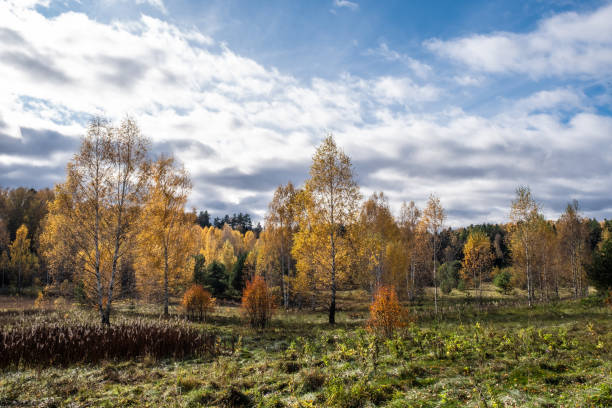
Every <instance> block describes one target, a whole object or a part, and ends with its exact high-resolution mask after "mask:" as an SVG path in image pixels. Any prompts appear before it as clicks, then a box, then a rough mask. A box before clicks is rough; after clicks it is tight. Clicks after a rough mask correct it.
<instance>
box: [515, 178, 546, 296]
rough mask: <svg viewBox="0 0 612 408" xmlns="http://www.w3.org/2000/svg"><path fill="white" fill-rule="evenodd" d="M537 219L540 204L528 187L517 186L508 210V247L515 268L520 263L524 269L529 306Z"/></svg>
mask: <svg viewBox="0 0 612 408" xmlns="http://www.w3.org/2000/svg"><path fill="white" fill-rule="evenodd" d="M539 219H540V206H539V205H538V204H537V203H536V202H535V200H534V199H533V197H532V196H531V190H530V189H529V187H524V186H523V187H519V188H517V189H516V199H515V200H514V201H512V208H511V210H510V221H511V222H510V225H509V237H510V247H511V252H512V259H513V261H514V264H515V268H516V267H517V266H519V265H521V266H522V267H523V268H524V271H525V280H526V284H527V300H528V303H529V306H531V305H532V302H533V297H534V287H533V269H532V267H533V264H534V261H535V258H536V254H535V252H536V244H537V238H538V220H539Z"/></svg>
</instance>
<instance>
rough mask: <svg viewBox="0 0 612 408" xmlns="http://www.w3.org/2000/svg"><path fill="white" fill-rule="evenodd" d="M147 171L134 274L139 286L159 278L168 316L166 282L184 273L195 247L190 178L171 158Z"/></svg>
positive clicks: (155, 163)
mask: <svg viewBox="0 0 612 408" xmlns="http://www.w3.org/2000/svg"><path fill="white" fill-rule="evenodd" d="M149 174H150V183H151V185H150V187H149V189H148V194H147V200H146V203H145V205H144V208H143V210H142V214H141V217H140V226H139V232H138V237H137V238H138V239H137V242H138V251H137V252H138V258H137V259H138V261H137V277H138V280H139V281H140V285H139V286H140V287H142V286H143V284H147V283H157V282H160V281H161V285H160V286H161V287H162V288H163V301H164V315H166V316H167V315H168V303H169V297H170V296H169V282H170V281H172V282H176V281H177V280H179V279H180V278H181V277H184V276H185V275H186V267H187V262H188V259H189V256H190V255H192V253H193V251H194V250H195V245H194V244H195V240H194V239H193V237H192V235H193V232H192V228H191V227H192V225H193V223H194V220H193V216H192V215H191V214H189V213H186V212H185V205H186V204H187V199H188V198H189V192H190V191H191V181H190V179H189V175H188V174H187V172H186V170H185V169H184V168H183V167H182V166H179V165H178V164H177V163H176V160H175V159H174V158H173V157H166V156H162V157H160V158H159V159H158V160H157V161H156V162H154V163H153V165H152V166H151V169H150V172H149ZM232 255H233V250H232Z"/></svg>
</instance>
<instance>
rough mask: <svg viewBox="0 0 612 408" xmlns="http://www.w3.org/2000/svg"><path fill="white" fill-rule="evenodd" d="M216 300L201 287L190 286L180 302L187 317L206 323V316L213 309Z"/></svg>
mask: <svg viewBox="0 0 612 408" xmlns="http://www.w3.org/2000/svg"><path fill="white" fill-rule="evenodd" d="M215 304H216V299H215V298H214V297H212V295H211V294H210V292H209V291H207V290H206V289H204V287H203V286H202V285H192V286H191V287H190V288H189V289H187V291H185V294H184V295H183V299H182V301H181V305H182V306H183V309H185V312H186V313H187V315H188V316H191V317H193V318H195V317H196V316H197V317H198V318H199V319H200V320H204V321H206V318H207V317H208V314H209V313H210V312H212V311H213V310H214V308H215Z"/></svg>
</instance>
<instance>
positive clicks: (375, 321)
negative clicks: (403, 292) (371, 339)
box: [367, 286, 406, 337]
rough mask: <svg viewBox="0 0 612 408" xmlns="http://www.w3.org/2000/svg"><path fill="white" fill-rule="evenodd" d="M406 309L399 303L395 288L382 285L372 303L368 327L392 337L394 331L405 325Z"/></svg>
mask: <svg viewBox="0 0 612 408" xmlns="http://www.w3.org/2000/svg"><path fill="white" fill-rule="evenodd" d="M405 314H406V313H405V310H404V308H402V307H401V306H400V304H399V301H398V299H397V294H396V293H395V288H393V287H391V286H381V287H380V288H379V289H378V291H376V294H375V295H374V300H373V302H372V304H371V305H370V320H368V326H367V327H368V329H369V330H370V331H372V332H375V333H377V334H380V335H383V336H385V337H391V336H392V335H393V332H394V331H395V330H396V329H399V328H400V327H403V326H404V325H405V321H404V317H405Z"/></svg>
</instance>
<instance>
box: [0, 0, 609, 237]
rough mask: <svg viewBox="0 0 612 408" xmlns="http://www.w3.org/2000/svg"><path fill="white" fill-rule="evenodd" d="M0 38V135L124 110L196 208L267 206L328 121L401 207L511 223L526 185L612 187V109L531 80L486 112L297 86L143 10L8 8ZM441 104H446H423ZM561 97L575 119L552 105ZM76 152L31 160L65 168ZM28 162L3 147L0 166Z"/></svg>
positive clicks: (428, 89) (320, 83)
mask: <svg viewBox="0 0 612 408" xmlns="http://www.w3.org/2000/svg"><path fill="white" fill-rule="evenodd" d="M7 4H8V3H0V5H2V6H3V5H7ZM0 35H3V37H2V39H3V41H0V56H1V57H0V89H2V90H3V92H1V93H0V146H4V145H2V143H5V142H6V136H7V135H8V136H9V137H11V140H10V142H14V139H12V138H20V137H22V135H21V129H22V128H33V129H41V130H53V131H57V132H59V133H61V134H64V135H70V136H79V135H80V134H82V132H83V131H84V128H83V126H84V124H85V122H86V118H87V115H88V114H96V113H103V114H106V115H108V116H110V117H111V118H113V119H118V118H121V117H122V116H123V115H124V114H125V113H126V112H127V113H131V114H132V115H134V116H135V117H136V118H137V120H138V121H139V123H140V125H141V127H142V129H143V132H144V133H145V134H146V135H148V136H150V137H151V138H152V139H153V140H154V141H155V142H156V143H158V144H160V146H164V147H167V148H172V147H174V149H175V151H176V154H177V156H178V157H179V158H180V159H182V160H183V161H184V162H185V164H186V167H187V168H188V169H189V170H190V172H191V175H192V177H193V178H194V184H195V189H194V193H193V195H192V204H193V205H197V206H198V207H206V208H208V209H216V210H215V211H217V212H220V211H225V210H223V209H222V206H223V205H224V204H223V203H225V204H226V205H228V206H230V207H227V208H228V210H227V211H231V209H236V210H242V211H244V210H248V211H252V212H254V213H256V214H257V215H259V216H261V215H263V213H264V211H265V207H266V201H267V200H268V199H269V197H270V196H271V191H272V189H273V188H274V187H275V186H276V185H278V183H285V182H287V181H288V180H292V181H294V182H296V183H299V182H300V181H301V180H300V178H302V179H303V178H304V177H306V176H307V166H308V163H309V161H310V158H311V155H312V153H313V152H314V148H315V145H316V144H317V143H318V141H319V140H320V139H321V137H322V136H324V135H325V133H326V132H327V131H332V132H334V134H335V135H336V136H337V139H338V142H339V143H340V144H341V145H342V146H343V147H344V148H345V149H346V151H347V152H348V153H349V154H350V156H351V157H352V158H353V159H354V161H355V164H356V166H357V173H358V176H359V180H360V182H361V184H362V185H363V186H364V190H365V191H372V190H381V189H383V190H385V192H386V193H388V195H389V197H390V199H391V204H392V206H393V208H398V206H399V202H400V201H401V200H404V199H406V200H410V199H415V200H416V201H418V202H421V203H422V202H424V200H426V198H427V196H428V194H429V193H430V192H432V191H434V190H435V191H436V192H437V193H438V194H439V195H440V196H441V198H442V200H443V202H444V204H445V205H447V206H448V209H449V210H451V219H450V220H449V221H450V223H451V224H453V225H457V224H460V223H464V222H480V221H483V220H487V221H502V220H503V219H504V218H505V216H506V214H504V212H503V211H502V210H500V209H502V208H504V206H507V205H508V203H509V200H510V198H511V196H512V193H513V188H514V187H515V186H516V185H518V184H531V186H532V188H533V190H534V192H535V193H536V195H537V193H538V191H542V192H543V194H545V197H553V198H552V199H551V202H557V201H558V200H565V199H566V198H565V197H569V195H570V194H574V195H577V196H580V197H587V198H589V197H590V198H591V199H593V200H595V199H597V198H598V197H602V196H604V195H605V194H608V191H609V190H610V188H611V186H612V176H611V175H610V174H612V172H611V171H610V168H611V167H612V163H610V159H609V158H607V151H606V149H601V148H597V147H595V148H594V146H600V147H601V146H606V142H608V144H609V140H606V138H607V139H609V135H610V134H612V119H611V118H610V117H607V116H602V115H598V114H596V113H595V112H594V111H591V110H590V109H589V107H588V100H586V98H585V97H584V96H583V95H582V93H580V92H578V91H575V90H573V89H571V88H566V87H553V88H552V89H548V90H541V91H538V92H534V93H533V94H532V95H529V96H526V97H525V98H523V99H521V100H519V101H508V105H510V108H509V109H507V110H506V111H505V113H503V114H492V115H490V116H488V117H486V116H482V115H477V114H474V113H467V112H465V111H464V110H462V109H461V108H458V107H456V106H448V105H445V104H444V98H445V97H446V96H448V91H447V90H444V89H441V88H439V87H437V86H434V85H420V84H418V83H415V82H414V81H413V80H412V79H410V78H407V77H404V76H400V77H398V76H382V77H373V78H367V79H366V78H361V77H358V76H354V75H350V74H344V75H341V76H339V77H337V78H335V79H333V80H332V79H321V78H313V79H312V80H310V81H309V82H307V83H304V82H300V81H299V80H297V79H296V78H294V77H292V76H290V75H286V74H283V73H281V72H279V71H278V70H276V69H274V68H269V67H264V66H262V65H261V64H258V63H257V62H256V61H254V60H252V59H249V58H245V57H242V56H240V55H238V54H236V53H235V52H233V51H232V50H231V49H229V48H228V47H227V46H224V45H223V44H219V43H217V42H215V41H214V40H213V39H211V38H209V37H206V36H203V35H202V34H200V33H199V32H197V31H185V30H182V29H179V28H178V27H176V26H175V25H173V24H170V23H168V22H164V21H162V20H159V19H155V18H152V17H148V16H142V17H141V18H140V19H139V20H137V21H115V22H112V23H110V24H103V23H100V22H97V21H95V20H93V19H91V18H88V17H87V16H85V15H84V14H79V13H64V14H61V15H58V16H56V17H53V18H46V17H44V16H43V15H42V14H39V13H38V12H37V11H35V10H34V9H31V8H30V9H23V8H16V7H12V6H9V7H0ZM382 49H383V50H384V48H382ZM387 51H388V53H389V56H390V58H391V57H393V56H394V55H395V54H393V52H392V51H391V50H389V49H388V47H387ZM398 55H399V54H398ZM468 82H469V81H468ZM434 102H435V103H436V104H438V103H439V104H441V105H442V108H440V110H439V111H427V110H423V109H421V107H423V106H427V104H431V103H434ZM567 108H571V109H573V110H574V111H573V112H572V113H571V116H569V117H564V118H560V117H559V116H558V115H557V114H556V110H558V109H562V110H563V109H567ZM3 135H4V136H3ZM2 137H5V139H2ZM7 143H8V142H7ZM13 144H14V143H13ZM6 145H7V146H8V145H10V146H12V145H11V144H10V143H8V144H6ZM67 153H69V152H67ZM67 156H68V154H64V155H61V154H55V155H54V156H52V157H48V158H45V161H40V159H37V160H39V161H40V162H37V165H39V166H40V165H45V166H51V165H56V166H59V167H60V168H62V167H63V166H64V164H65V160H66V159H67ZM29 161H30V158H29V157H26V156H20V155H17V154H13V155H11V154H0V170H1V169H5V168H6V166H25V165H26V164H27V163H28V162H29ZM3 166H4V167H3ZM32 171H35V170H32ZM26 173H27V171H26V170H23V169H22V168H16V169H14V170H12V172H11V174H12V175H13V176H14V178H15V179H17V177H22V176H23V174H26ZM13 176H11V177H13ZM5 177H8V176H5ZM561 179H565V180H573V181H576V182H575V183H573V184H572V183H569V184H568V183H567V182H565V183H562V182H560V181H558V180H561ZM0 180H2V179H0ZM5 180H6V178H5ZM582 180H588V183H586V182H580V181H582ZM555 186H557V187H558V188H559V189H561V190H560V191H561V192H558V191H557V192H555V190H554V188H555ZM555 194H556V195H555ZM593 197H594V198H593ZM606 197H607V196H606ZM602 205H603V204H602ZM215 206H216V207H215ZM593 208H595V204H593ZM593 211H597V210H593Z"/></svg>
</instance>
